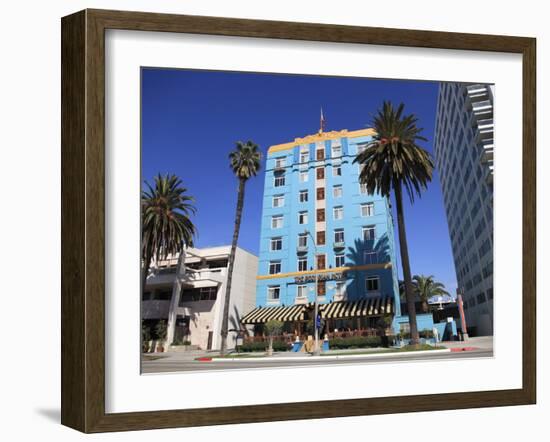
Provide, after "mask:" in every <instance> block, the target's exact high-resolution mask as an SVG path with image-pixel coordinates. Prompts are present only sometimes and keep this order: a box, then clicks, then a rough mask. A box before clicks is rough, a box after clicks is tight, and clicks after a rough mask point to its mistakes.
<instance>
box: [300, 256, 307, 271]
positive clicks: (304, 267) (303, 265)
mask: <svg viewBox="0 0 550 442" xmlns="http://www.w3.org/2000/svg"><path fill="white" fill-rule="evenodd" d="M298 271H299V272H307V258H298Z"/></svg>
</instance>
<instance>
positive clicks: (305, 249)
mask: <svg viewBox="0 0 550 442" xmlns="http://www.w3.org/2000/svg"><path fill="white" fill-rule="evenodd" d="M296 250H297V251H298V253H305V252H307V244H306V245H305V246H304V245H298V247H297V248H296Z"/></svg>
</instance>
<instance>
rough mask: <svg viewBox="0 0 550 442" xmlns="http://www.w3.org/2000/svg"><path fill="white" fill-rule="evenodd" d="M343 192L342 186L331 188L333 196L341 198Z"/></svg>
mask: <svg viewBox="0 0 550 442" xmlns="http://www.w3.org/2000/svg"><path fill="white" fill-rule="evenodd" d="M342 194H343V191H342V186H334V187H333V188H332V196H333V197H334V198H341V197H342Z"/></svg>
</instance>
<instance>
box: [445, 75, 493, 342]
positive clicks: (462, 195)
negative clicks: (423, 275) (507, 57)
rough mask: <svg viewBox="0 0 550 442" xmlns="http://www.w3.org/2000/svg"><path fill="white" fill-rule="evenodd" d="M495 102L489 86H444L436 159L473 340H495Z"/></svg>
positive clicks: (449, 84)
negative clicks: (484, 337) (482, 337)
mask: <svg viewBox="0 0 550 442" xmlns="http://www.w3.org/2000/svg"><path fill="white" fill-rule="evenodd" d="M493 100H494V89H493V86H491V85H484V84H459V83H441V85H440V87H439V98H438V105H437V117H436V131H435V158H436V164H437V168H438V170H439V173H440V181H441V186H442V190H443V198H444V203H445V210H446V213H447V222H448V224H449V232H450V236H451V244H452V249H453V257H454V262H455V268H456V273H457V275H456V276H457V281H458V289H459V292H461V293H462V294H463V296H464V310H465V316H466V322H467V326H468V332H469V333H470V334H471V335H474V336H475V335H492V334H493V187H492V183H493V151H494V140H493V135H494V126H493Z"/></svg>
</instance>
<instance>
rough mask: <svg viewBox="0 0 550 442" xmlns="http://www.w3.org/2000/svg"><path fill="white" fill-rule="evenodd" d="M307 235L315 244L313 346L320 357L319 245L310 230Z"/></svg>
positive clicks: (314, 351) (315, 353) (314, 353)
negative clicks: (318, 318) (318, 322)
mask: <svg viewBox="0 0 550 442" xmlns="http://www.w3.org/2000/svg"><path fill="white" fill-rule="evenodd" d="M304 233H305V234H306V235H309V237H310V238H311V241H312V243H313V249H314V258H313V262H314V263H315V267H314V271H315V293H314V296H315V316H314V319H313V329H314V330H315V343H314V346H313V355H314V356H319V355H320V354H321V351H320V349H319V328H318V326H317V317H318V316H319V299H318V293H317V290H318V288H319V272H318V270H319V269H318V268H317V244H316V243H315V238H314V237H313V235H312V234H311V232H310V231H309V230H306V231H304Z"/></svg>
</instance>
